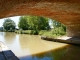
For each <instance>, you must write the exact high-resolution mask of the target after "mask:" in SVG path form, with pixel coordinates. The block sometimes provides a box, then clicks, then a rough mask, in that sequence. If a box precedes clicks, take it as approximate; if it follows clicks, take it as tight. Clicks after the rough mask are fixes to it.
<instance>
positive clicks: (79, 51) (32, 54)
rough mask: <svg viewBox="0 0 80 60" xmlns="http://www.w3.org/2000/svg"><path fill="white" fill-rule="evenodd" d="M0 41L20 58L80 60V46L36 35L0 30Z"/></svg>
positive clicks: (24, 59)
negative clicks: (43, 38) (47, 39)
mask: <svg viewBox="0 0 80 60" xmlns="http://www.w3.org/2000/svg"><path fill="white" fill-rule="evenodd" d="M0 41H2V42H4V43H5V44H6V45H7V46H8V47H9V48H10V49H11V50H12V51H13V52H14V54H15V55H16V56H17V57H19V59H20V60H80V46H75V45H68V44H64V43H57V42H52V41H45V40H41V38H40V36H38V35H27V34H15V33H9V32H6V33H5V32H0Z"/></svg>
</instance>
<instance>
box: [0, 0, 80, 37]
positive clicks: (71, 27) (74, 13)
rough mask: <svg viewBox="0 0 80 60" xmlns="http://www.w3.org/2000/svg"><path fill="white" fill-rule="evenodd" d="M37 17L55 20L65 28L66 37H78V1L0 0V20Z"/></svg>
mask: <svg viewBox="0 0 80 60" xmlns="http://www.w3.org/2000/svg"><path fill="white" fill-rule="evenodd" d="M18 15H37V16H45V17H49V18H52V19H55V20H57V21H59V22H61V23H63V24H64V25H66V26H67V35H68V36H71V37H80V1H79V0H0V18H4V17H10V16H18Z"/></svg>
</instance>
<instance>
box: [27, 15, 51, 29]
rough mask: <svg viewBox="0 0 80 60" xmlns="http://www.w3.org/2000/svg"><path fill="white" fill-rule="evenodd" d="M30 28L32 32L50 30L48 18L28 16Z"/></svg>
mask: <svg viewBox="0 0 80 60" xmlns="http://www.w3.org/2000/svg"><path fill="white" fill-rule="evenodd" d="M26 18H27V19H28V24H29V28H30V29H32V30H36V29H37V30H46V29H48V28H49V22H48V18H45V17H38V16H27V17H26Z"/></svg>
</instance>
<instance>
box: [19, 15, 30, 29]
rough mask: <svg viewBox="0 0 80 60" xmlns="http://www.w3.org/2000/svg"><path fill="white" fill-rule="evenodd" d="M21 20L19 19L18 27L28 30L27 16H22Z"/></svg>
mask: <svg viewBox="0 0 80 60" xmlns="http://www.w3.org/2000/svg"><path fill="white" fill-rule="evenodd" d="M19 20H20V21H19V24H18V27H19V28H20V29H23V30H27V29H28V27H29V25H28V22H27V18H26V17H24V16H21V17H20V19H19Z"/></svg>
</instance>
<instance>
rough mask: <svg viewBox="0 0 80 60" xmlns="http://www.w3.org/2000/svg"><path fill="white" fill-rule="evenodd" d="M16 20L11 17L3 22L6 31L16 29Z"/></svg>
mask: <svg viewBox="0 0 80 60" xmlns="http://www.w3.org/2000/svg"><path fill="white" fill-rule="evenodd" d="M15 27H16V25H15V22H14V21H13V20H11V19H10V18H7V19H5V21H4V23H3V28H4V30H5V31H10V32H12V31H15Z"/></svg>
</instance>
